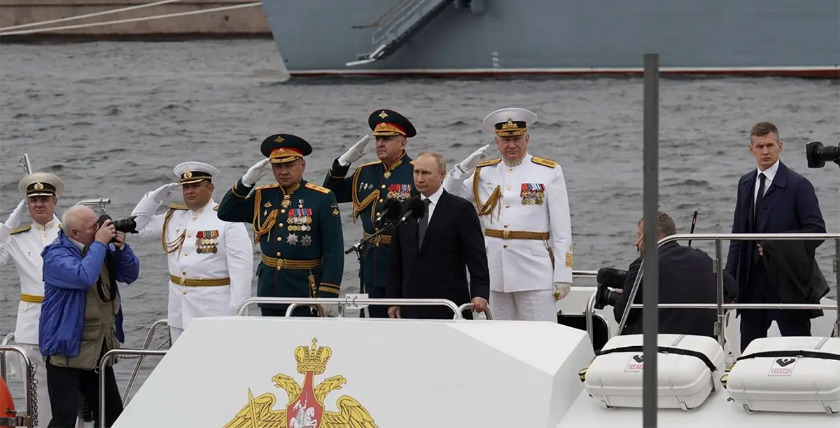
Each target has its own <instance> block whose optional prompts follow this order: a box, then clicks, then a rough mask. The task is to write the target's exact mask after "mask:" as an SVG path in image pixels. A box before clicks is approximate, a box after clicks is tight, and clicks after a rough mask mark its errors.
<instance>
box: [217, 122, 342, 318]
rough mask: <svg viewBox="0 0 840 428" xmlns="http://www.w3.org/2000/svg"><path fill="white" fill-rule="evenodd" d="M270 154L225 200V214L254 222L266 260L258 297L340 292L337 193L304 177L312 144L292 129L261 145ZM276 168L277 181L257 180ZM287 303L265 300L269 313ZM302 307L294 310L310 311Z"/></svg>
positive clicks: (280, 313) (260, 272)
mask: <svg viewBox="0 0 840 428" xmlns="http://www.w3.org/2000/svg"><path fill="white" fill-rule="evenodd" d="M261 151H262V154H263V155H265V156H266V158H267V159H264V160H262V161H260V162H257V163H256V164H255V165H254V166H252V167H251V168H250V169H248V172H246V173H245V175H244V176H242V178H241V179H240V180H239V181H237V182H236V183H235V184H234V185H233V187H232V188H231V189H230V190H228V192H227V193H226V194H225V197H224V198H223V199H222V203H221V204H219V219H221V220H224V221H232V222H243V223H252V224H253V226H254V242H259V244H260V251H261V252H262V262H261V263H260V264H259V266H258V267H257V276H258V277H259V278H258V281H257V296H260V297H338V293H339V291H340V285H341V276H342V273H343V272H344V254H343V253H344V248H343V247H344V238H343V235H342V230H341V217H340V215H339V210H338V203H337V202H336V200H335V195H334V194H333V192H331V191H330V190H329V189H326V188H324V187H321V186H319V185H317V184H313V183H309V182H307V181H306V180H303V171H304V169H305V168H306V160H305V159H304V156H307V155H309V154H310V153H312V147H311V146H310V145H309V143H307V142H306V141H305V140H304V139H302V138H300V137H297V136H295V135H290V134H275V135H271V136H269V137H268V138H266V139H265V140H264V141H263V142H262V146H261ZM269 165H270V169H271V170H272V172H273V173H274V178H275V180H276V183H274V184H269V185H266V186H259V187H257V188H256V189H254V191H253V193H251V190H252V189H253V187H254V185H255V184H256V183H257V181H259V179H260V178H262V176H263V175H265V173H266V172H268V169H269ZM286 308H287V305H261V309H262V314H263V316H283V315H284V314H285V312H286ZM310 314H311V311H310V308H306V307H299V308H297V309H295V312H294V315H310Z"/></svg>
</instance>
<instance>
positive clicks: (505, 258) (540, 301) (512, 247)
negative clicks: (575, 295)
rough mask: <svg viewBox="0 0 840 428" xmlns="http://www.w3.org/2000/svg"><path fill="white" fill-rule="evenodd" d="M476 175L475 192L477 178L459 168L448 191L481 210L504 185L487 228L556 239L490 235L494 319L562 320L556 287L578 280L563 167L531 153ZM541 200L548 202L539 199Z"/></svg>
mask: <svg viewBox="0 0 840 428" xmlns="http://www.w3.org/2000/svg"><path fill="white" fill-rule="evenodd" d="M476 171H477V172H478V175H479V182H478V186H477V188H475V189H474V187H473V181H474V177H475V174H470V175H467V174H465V173H463V172H461V170H460V169H458V168H457V167H455V168H453V169H452V170H451V171H450V172H449V174H448V175H447V177H446V179H445V180H444V183H443V187H444V189H446V191H447V192H450V193H452V194H455V195H458V196H461V197H462V198H465V199H467V200H468V201H471V202H473V203H474V204H476V205H477V208H478V209H479V210H480V209H481V208H482V205H484V204H486V203H487V202H488V199H490V197H491V195H492V194H493V192H494V190H495V189H496V188H497V187H499V190H500V191H501V197H500V199H499V200H498V201H497V202H496V204H495V206H493V208H492V210H491V212H489V213H487V214H486V215H481V216H480V218H481V220H482V225H483V226H484V228H485V229H494V230H501V231H506V230H509V231H517V232H537V233H545V232H548V233H549V236H550V238H549V239H548V240H545V241H540V240H532V239H504V238H496V237H489V236H485V245H486V247H487V264H488V266H489V268H490V291H491V296H490V304H491V309H492V312H493V316H494V318H496V319H528V320H546V321H552V322H557V315H556V310H555V303H554V292H553V290H554V287H553V283H555V282H568V283H571V282H572V228H571V218H570V213H569V198H568V194H567V193H566V182H565V179H564V178H563V170H562V168H561V167H560V165H559V164H557V163H556V162H553V161H549V160H547V159H542V158H538V157H533V156H531V155H530V154H526V155H525V157H524V158H523V159H522V162H521V163H520V164H518V165H517V166H513V167H509V166H507V165H506V164H505V163H504V162H502V161H501V160H499V159H495V160H492V161H486V162H482V163H481V164H479V166H478V168H476ZM529 185H530V186H529ZM523 187H524V188H525V190H523ZM541 187H542V188H543V189H542V190H540V188H541ZM474 190H475V191H477V194H476V193H475V192H474ZM523 191H524V193H525V194H526V195H530V196H531V198H530V199H529V198H528V197H527V196H525V195H524V194H523ZM536 196H541V199H542V200H541V201H539V200H535V199H534V197H536ZM476 198H478V202H476ZM527 202H531V203H527ZM488 208H489V207H488ZM549 248H551V250H552V252H553V256H554V265H553V266H552V262H551V258H550V256H549V250H548V249H549ZM509 293H514V294H513V295H511V294H509ZM517 307H518V310H517Z"/></svg>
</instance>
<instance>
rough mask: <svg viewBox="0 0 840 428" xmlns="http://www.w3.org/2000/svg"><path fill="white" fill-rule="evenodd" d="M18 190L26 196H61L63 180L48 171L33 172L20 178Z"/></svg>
mask: <svg viewBox="0 0 840 428" xmlns="http://www.w3.org/2000/svg"><path fill="white" fill-rule="evenodd" d="M18 190H20V193H23V194H24V195H26V197H32V196H61V195H62V194H63V193H64V182H63V181H61V179H60V178H58V177H57V176H55V175H53V174H50V173H48V172H33V173H32V174H29V175H26V176H24V177H23V178H21V179H20V182H18Z"/></svg>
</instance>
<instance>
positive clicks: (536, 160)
mask: <svg viewBox="0 0 840 428" xmlns="http://www.w3.org/2000/svg"><path fill="white" fill-rule="evenodd" d="M531 162H533V163H535V164H537V165H542V166H547V167H549V168H556V167H557V162H555V161H553V160H549V159H546V158H541V157H539V156H531Z"/></svg>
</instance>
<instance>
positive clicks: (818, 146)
mask: <svg viewBox="0 0 840 428" xmlns="http://www.w3.org/2000/svg"><path fill="white" fill-rule="evenodd" d="M805 158H806V159H808V168H822V167H824V166H825V162H826V161H829V162H834V163H836V164H837V165H840V143H838V144H837V146H836V147H825V146H823V144H822V143H821V142H819V141H812V142H810V143H808V144H806V145H805Z"/></svg>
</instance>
